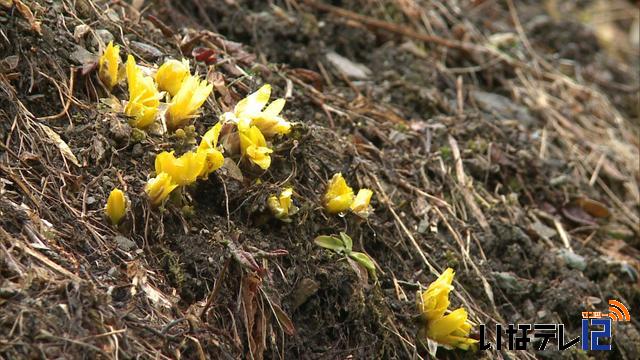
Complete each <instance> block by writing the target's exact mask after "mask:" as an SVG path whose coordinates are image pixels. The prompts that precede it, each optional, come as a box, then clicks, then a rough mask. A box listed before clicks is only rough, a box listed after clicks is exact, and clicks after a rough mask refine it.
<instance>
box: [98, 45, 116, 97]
mask: <svg viewBox="0 0 640 360" xmlns="http://www.w3.org/2000/svg"><path fill="white" fill-rule="evenodd" d="M119 66H120V46H119V45H113V41H109V45H107V47H106V48H105V49H104V53H102V56H100V59H99V60H98V77H99V78H100V80H101V81H102V83H103V84H104V85H105V86H106V87H107V89H109V91H111V89H113V87H114V86H115V85H116V84H117V83H118V72H119Z"/></svg>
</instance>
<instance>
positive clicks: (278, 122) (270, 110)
mask: <svg viewBox="0 0 640 360" xmlns="http://www.w3.org/2000/svg"><path fill="white" fill-rule="evenodd" d="M270 96H271V85H269V84H265V85H263V86H262V87H261V88H260V89H258V90H257V91H256V92H254V93H252V94H250V95H249V96H247V97H246V98H244V99H242V100H240V102H239V103H238V104H237V105H236V106H235V107H234V109H233V112H232V113H225V114H223V120H227V121H233V122H235V123H236V124H237V125H238V129H239V130H240V131H245V130H246V129H247V128H249V127H250V126H252V125H255V126H257V127H258V129H260V132H262V134H263V135H264V136H266V137H272V136H274V135H277V134H282V135H286V134H288V133H289V132H290V131H291V123H290V122H288V121H286V120H285V119H283V118H282V117H281V116H280V112H281V111H282V109H283V108H284V105H285V102H286V101H285V100H284V99H277V100H275V101H273V102H272V103H271V104H269V106H267V108H266V109H264V107H265V105H267V103H268V102H269V97H270ZM263 109H264V111H263Z"/></svg>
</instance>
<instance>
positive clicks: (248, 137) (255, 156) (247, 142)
mask: <svg viewBox="0 0 640 360" xmlns="http://www.w3.org/2000/svg"><path fill="white" fill-rule="evenodd" d="M239 133H240V150H241V151H242V156H246V157H247V158H248V159H249V161H251V162H252V163H254V164H256V165H258V166H259V167H260V168H262V169H263V170H267V169H268V168H269V166H270V165H271V156H269V154H271V153H272V152H273V150H271V149H269V148H268V147H267V141H266V140H265V138H264V136H263V135H262V133H261V132H260V129H258V128H257V127H255V126H251V127H249V128H248V129H246V130H244V131H243V130H240V131H239Z"/></svg>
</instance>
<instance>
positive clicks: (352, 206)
mask: <svg viewBox="0 0 640 360" xmlns="http://www.w3.org/2000/svg"><path fill="white" fill-rule="evenodd" d="M371 196H373V191H371V190H369V189H360V190H358V194H357V195H354V194H353V189H351V187H350V186H349V185H347V181H346V180H345V179H344V177H342V174H341V173H337V174H335V175H333V177H332V178H331V180H330V181H329V185H328V186H327V191H326V192H325V194H324V208H325V210H327V212H328V213H330V214H336V213H344V212H346V211H348V210H351V212H353V213H354V214H356V215H358V216H360V217H363V218H366V217H367V216H369V214H370V213H371V206H370V205H369V203H370V201H371Z"/></svg>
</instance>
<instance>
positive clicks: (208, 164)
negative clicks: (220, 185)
mask: <svg viewBox="0 0 640 360" xmlns="http://www.w3.org/2000/svg"><path fill="white" fill-rule="evenodd" d="M221 130H222V123H220V122H218V123H217V124H215V125H214V126H213V127H212V128H211V129H209V130H208V131H207V132H206V133H205V134H204V135H203V136H202V140H201V141H200V145H199V146H198V150H196V152H197V153H199V154H204V157H205V165H204V166H203V167H202V171H201V172H200V177H202V178H206V177H207V176H209V174H211V173H212V172H214V171H216V170H218V169H219V168H220V167H222V165H223V164H224V157H223V156H222V152H221V151H220V150H219V149H218V138H219V137H220V131H221Z"/></svg>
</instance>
